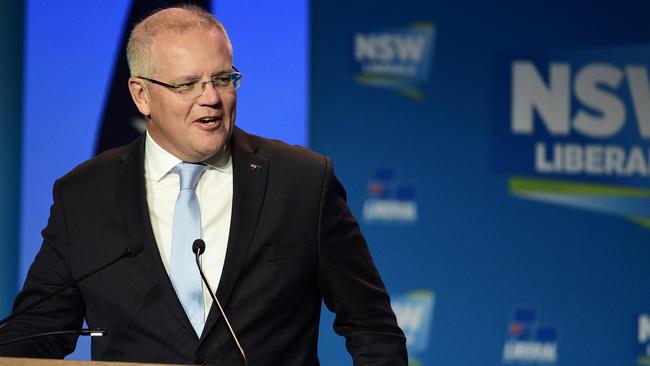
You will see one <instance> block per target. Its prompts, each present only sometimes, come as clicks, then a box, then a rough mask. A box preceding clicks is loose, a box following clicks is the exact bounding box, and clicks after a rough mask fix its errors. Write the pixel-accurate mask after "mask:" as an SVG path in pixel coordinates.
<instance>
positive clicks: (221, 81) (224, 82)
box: [213, 75, 232, 86]
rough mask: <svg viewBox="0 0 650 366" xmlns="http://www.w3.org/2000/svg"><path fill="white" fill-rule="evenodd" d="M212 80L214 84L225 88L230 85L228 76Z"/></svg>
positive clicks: (216, 77)
mask: <svg viewBox="0 0 650 366" xmlns="http://www.w3.org/2000/svg"><path fill="white" fill-rule="evenodd" d="M213 80H214V83H215V84H217V85H219V86H227V85H228V84H230V81H231V80H232V79H231V78H230V75H220V76H215V77H214V79H213Z"/></svg>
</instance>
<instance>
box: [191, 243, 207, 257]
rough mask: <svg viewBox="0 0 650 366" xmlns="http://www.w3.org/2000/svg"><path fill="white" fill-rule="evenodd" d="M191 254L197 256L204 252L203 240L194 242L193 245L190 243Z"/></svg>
mask: <svg viewBox="0 0 650 366" xmlns="http://www.w3.org/2000/svg"><path fill="white" fill-rule="evenodd" d="M192 252H194V254H198V255H201V254H203V252H205V242H204V241H203V239H196V240H194V243H192Z"/></svg>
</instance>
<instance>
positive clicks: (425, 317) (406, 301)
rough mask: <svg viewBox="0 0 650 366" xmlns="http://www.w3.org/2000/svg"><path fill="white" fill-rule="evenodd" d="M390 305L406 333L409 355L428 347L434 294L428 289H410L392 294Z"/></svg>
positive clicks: (419, 352) (411, 355) (416, 353)
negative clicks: (402, 292)
mask: <svg viewBox="0 0 650 366" xmlns="http://www.w3.org/2000/svg"><path fill="white" fill-rule="evenodd" d="M391 305H392V307H393V311H394V312H395V316H396V317H397V323H398V324H399V326H400V328H402V330H403V331H404V334H405V335H406V348H407V349H408V353H409V357H410V358H413V357H417V355H418V354H421V353H422V352H424V351H426V350H427V349H428V348H429V333H430V331H431V325H432V322H433V308H434V305H435V295H434V293H433V292H431V291H429V290H419V291H412V292H409V293H407V294H405V295H400V296H393V297H392V301H391ZM409 363H410V362H409Z"/></svg>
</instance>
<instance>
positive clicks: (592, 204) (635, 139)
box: [493, 47, 650, 228]
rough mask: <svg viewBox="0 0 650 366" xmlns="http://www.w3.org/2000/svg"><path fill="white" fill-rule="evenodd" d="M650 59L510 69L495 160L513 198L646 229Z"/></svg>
mask: <svg viewBox="0 0 650 366" xmlns="http://www.w3.org/2000/svg"><path fill="white" fill-rule="evenodd" d="M649 56H650V48H649V47H629V48H605V49H581V50H565V51H557V52H553V53H549V54H546V55H544V56H542V57H532V58H522V59H511V60H509V61H508V71H507V72H506V71H505V70H503V71H501V72H502V75H501V77H500V79H501V80H504V81H505V80H507V85H505V83H504V85H502V86H503V89H502V90H503V91H502V92H501V94H502V96H503V98H501V100H504V101H508V103H509V105H505V103H504V105H501V106H500V115H499V116H498V117H497V120H498V122H497V125H496V129H495V132H496V133H495V134H494V136H495V141H494V144H493V146H494V147H495V148H494V151H493V160H494V167H495V168H496V170H498V171H500V172H505V173H506V174H508V175H510V180H509V188H510V192H511V193H512V194H513V195H514V196H517V197H521V198H525V199H530V200H535V201H541V202H546V203H551V204H557V205H563V206H568V207H575V208H581V209H587V210H591V211H598V212H604V213H610V214H614V215H619V216H623V217H626V218H629V219H631V220H633V221H634V222H637V223H639V224H641V225H644V226H646V227H648V228H650V181H649V180H648V177H650V149H648V142H650V80H649V79H648V68H649V67H650V63H648V59H649ZM497 110H499V109H497Z"/></svg>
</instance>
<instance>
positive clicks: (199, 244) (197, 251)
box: [192, 239, 248, 366]
mask: <svg viewBox="0 0 650 366" xmlns="http://www.w3.org/2000/svg"><path fill="white" fill-rule="evenodd" d="M192 252H194V256H195V259H196V266H197V267H198V268H199V273H201V278H202V279H203V283H205V286H206V287H207V288H208V292H209V293H210V296H211V297H212V301H214V302H215V304H217V307H218V308H219V312H220V313H221V316H222V317H223V320H224V321H225V322H226V325H227V326H228V330H229V331H230V334H231V335H232V338H233V339H234V340H235V344H237V348H238V349H239V353H241V357H242V358H243V359H244V365H246V366H248V360H247V359H246V353H244V349H243V348H242V346H241V344H239V339H237V336H236V335H235V331H234V330H233V329H232V326H231V325H230V321H228V317H227V316H226V313H225V312H224V311H223V308H222V307H221V303H220V302H219V300H218V299H217V296H216V295H215V293H214V292H212V289H211V288H210V284H209V283H208V280H207V279H206V278H205V274H204V273H203V269H202V268H201V263H200V262H199V257H200V256H201V254H203V252H205V242H204V241H203V240H202V239H196V240H194V243H193V244H192Z"/></svg>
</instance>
